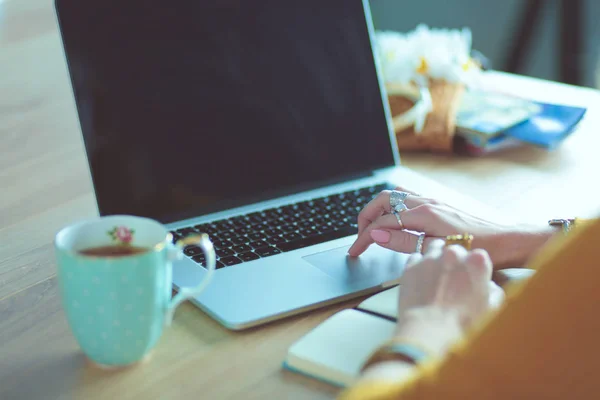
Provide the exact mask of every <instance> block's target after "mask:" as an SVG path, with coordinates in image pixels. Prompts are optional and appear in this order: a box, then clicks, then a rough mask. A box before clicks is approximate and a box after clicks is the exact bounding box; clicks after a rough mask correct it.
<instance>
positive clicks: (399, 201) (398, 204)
mask: <svg viewBox="0 0 600 400" xmlns="http://www.w3.org/2000/svg"><path fill="white" fill-rule="evenodd" d="M409 194H410V193H407V192H401V191H399V190H392V191H391V192H390V208H391V209H392V211H396V212H402V211H405V210H408V207H406V204H404V200H406V198H407V197H408V195H409Z"/></svg>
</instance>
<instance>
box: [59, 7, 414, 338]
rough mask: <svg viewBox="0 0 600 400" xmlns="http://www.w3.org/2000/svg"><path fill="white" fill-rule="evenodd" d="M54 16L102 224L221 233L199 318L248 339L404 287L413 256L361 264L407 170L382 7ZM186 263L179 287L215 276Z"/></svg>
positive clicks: (107, 10)
mask: <svg viewBox="0 0 600 400" xmlns="http://www.w3.org/2000/svg"><path fill="white" fill-rule="evenodd" d="M56 10H57V17H58V22H59V26H60V32H61V35H62V40H63V45H64V50H65V54H66V60H67V64H68V68H69V74H70V77H71V82H72V86H73V92H74V96H75V102H76V106H77V110H78V115H79V121H80V124H81V130H82V134H83V139H84V143H85V148H86V152H87V158H88V161H89V166H90V172H91V177H92V181H93V185H94V189H95V194H96V199H97V204H98V209H99V212H100V214H101V215H109V214H133V215H140V216H146V217H151V218H154V219H157V220H159V221H161V222H163V223H164V224H166V225H167V226H168V227H169V229H170V230H171V231H172V232H173V235H174V236H175V238H179V237H182V236H185V235H187V234H189V233H194V232H207V233H209V234H210V237H211V239H212V241H213V243H214V244H215V247H216V249H217V253H218V256H219V262H218V270H217V271H216V273H215V276H214V279H213V281H212V282H211V284H210V285H209V288H208V289H207V290H206V291H205V292H204V293H203V294H202V295H201V296H199V297H198V298H196V299H195V301H194V303H195V304H196V305H197V306H198V307H200V308H201V309H202V310H204V311H205V312H206V313H207V314H209V315H210V316H212V317H213V318H215V319H216V320H217V321H219V322H220V323H221V324H223V325H224V326H226V327H228V328H230V329H244V328H248V327H251V326H256V325H259V324H263V323H266V322H269V321H273V320H276V319H279V318H282V317H285V316H289V315H293V314H297V313H300V312H305V311H307V310H311V309H316V308H319V307H323V306H325V305H329V304H333V303H336V302H340V301H343V300H347V299H350V298H352V297H356V296H360V295H364V294H368V293H372V292H375V291H377V290H381V288H383V287H387V286H391V285H393V284H395V283H397V282H398V279H399V277H400V275H401V274H402V270H403V266H404V263H405V261H406V255H404V254H397V253H394V252H391V251H388V250H385V249H382V248H379V247H378V246H371V248H370V249H369V250H368V251H367V252H366V253H365V254H363V255H362V256H360V257H358V258H350V257H348V256H347V250H348V248H349V246H350V245H351V244H352V242H353V241H354V239H355V237H356V232H357V226H356V217H357V215H358V212H359V211H360V210H361V209H362V207H363V206H364V205H365V204H366V202H368V201H369V200H370V199H371V198H372V197H373V196H374V195H376V194H377V193H378V192H379V191H381V190H382V189H384V188H386V187H389V186H390V185H391V182H390V178H391V176H392V174H393V173H396V174H397V173H398V170H399V169H401V167H399V163H400V160H399V156H398V150H397V147H396V144H395V139H394V134H393V131H392V129H391V127H390V125H389V123H388V121H389V118H388V116H389V110H388V109H387V102H386V98H385V93H384V90H383V86H382V80H381V77H380V76H379V74H378V71H377V68H376V62H375V55H374V52H373V43H372V42H371V37H372V34H373V28H372V25H371V16H370V13H369V9H368V2H367V1H361V0H328V1H320V0H305V1H297V2H287V1H278V0H263V1H260V2H247V1H241V0H219V1H191V0H185V1H184V0H178V1H174V2H170V3H168V4H167V3H165V2H163V1H156V0H128V1H114V0H105V1H99V2H81V1H77V0H56ZM400 175H401V173H400ZM185 252H186V255H187V256H188V257H187V258H185V259H184V260H182V261H180V262H176V263H175V264H174V266H173V280H174V284H175V286H176V287H181V286H193V285H195V284H196V283H197V282H198V281H199V280H200V279H201V278H202V276H203V275H204V274H205V269H204V267H203V266H202V263H203V261H204V260H203V257H202V255H201V254H200V253H199V250H198V249H197V248H194V247H190V248H187V249H186V250H185Z"/></svg>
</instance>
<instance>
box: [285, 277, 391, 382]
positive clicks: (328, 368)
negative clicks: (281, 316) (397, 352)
mask: <svg viewBox="0 0 600 400" xmlns="http://www.w3.org/2000/svg"><path fill="white" fill-rule="evenodd" d="M397 304H398V287H395V288H393V289H388V290H386V291H384V292H380V293H378V294H376V295H374V296H371V297H369V298H368V299H366V300H365V301H363V302H362V303H361V304H359V305H358V307H357V309H348V310H343V311H340V312H338V313H336V314H334V315H333V316H331V317H330V318H328V319H327V320H325V321H324V322H323V323H321V324H320V325H319V326H317V327H316V328H315V329H313V330H312V331H310V332H309V333H307V334H306V335H305V336H303V337H302V338H300V339H299V340H298V341H297V342H296V343H294V344H293V345H292V346H291V347H290V349H289V350H288V354H287V357H286V359H285V362H284V367H285V368H287V369H289V370H292V371H294V372H298V373H301V374H304V375H308V376H311V377H313V378H316V379H320V380H323V381H326V382H329V383H331V384H334V385H336V386H342V387H344V386H348V385H351V384H352V383H353V382H354V380H355V379H356V378H357V377H358V375H359V373H360V369H361V367H362V365H363V364H364V362H365V361H366V360H367V358H368V357H369V356H370V355H371V353H372V352H373V351H375V350H376V349H377V348H378V347H379V346H380V345H381V344H383V343H384V342H385V341H386V340H388V339H390V338H391V337H392V336H393V334H394V329H395V326H396V323H395V322H394V321H393V319H395V318H396V315H397V310H398V306H397ZM363 310H364V311H363ZM365 311H367V312H365ZM373 313H374V314H377V315H374V314H373Z"/></svg>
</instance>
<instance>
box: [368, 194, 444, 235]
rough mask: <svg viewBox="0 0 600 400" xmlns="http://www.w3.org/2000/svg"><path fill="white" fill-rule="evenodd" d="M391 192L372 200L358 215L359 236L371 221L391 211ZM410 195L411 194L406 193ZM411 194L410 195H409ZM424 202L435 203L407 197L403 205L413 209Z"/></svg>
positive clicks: (431, 200)
mask: <svg viewBox="0 0 600 400" xmlns="http://www.w3.org/2000/svg"><path fill="white" fill-rule="evenodd" d="M390 193H391V190H384V191H382V192H381V193H379V194H378V195H377V196H375V197H374V198H373V200H371V201H370V202H369V203H367V205H366V206H365V207H364V208H363V209H362V211H361V212H360V214H358V233H359V234H361V233H362V232H363V231H364V230H365V229H366V228H367V227H368V226H369V225H370V224H371V223H372V222H373V221H375V220H376V219H377V218H379V217H381V216H382V215H384V214H389V213H390V212H391V211H392V209H391V207H390ZM407 193H411V192H407ZM411 194H412V193H411ZM426 202H435V200H433V199H424V198H422V197H417V196H416V195H414V194H413V195H411V196H408V197H407V198H406V199H405V200H404V204H406V206H407V207H408V208H415V207H417V206H419V205H421V204H424V203H426Z"/></svg>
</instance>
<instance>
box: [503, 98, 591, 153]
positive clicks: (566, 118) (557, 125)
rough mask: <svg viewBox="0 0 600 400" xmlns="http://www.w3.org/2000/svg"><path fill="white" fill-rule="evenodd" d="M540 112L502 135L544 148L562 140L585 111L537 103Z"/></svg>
mask: <svg viewBox="0 0 600 400" xmlns="http://www.w3.org/2000/svg"><path fill="white" fill-rule="evenodd" d="M538 104H539V105H540V106H541V111H540V112H539V113H537V114H535V115H533V116H531V117H530V118H529V119H528V120H526V121H525V122H522V123H520V124H518V125H515V126H513V127H512V128H508V129H506V130H505V131H504V132H503V134H504V135H506V136H510V137H512V138H515V139H518V140H520V141H523V142H526V143H531V144H534V145H536V146H542V147H545V148H554V147H556V146H557V145H558V144H559V143H560V142H561V141H562V140H564V139H565V138H566V137H567V136H568V135H569V134H570V133H571V132H572V131H573V129H574V128H575V126H577V124H578V123H579V121H581V119H582V118H583V116H584V115H585V112H586V109H585V108H580V107H571V106H564V105H559V104H546V103H538Z"/></svg>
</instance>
